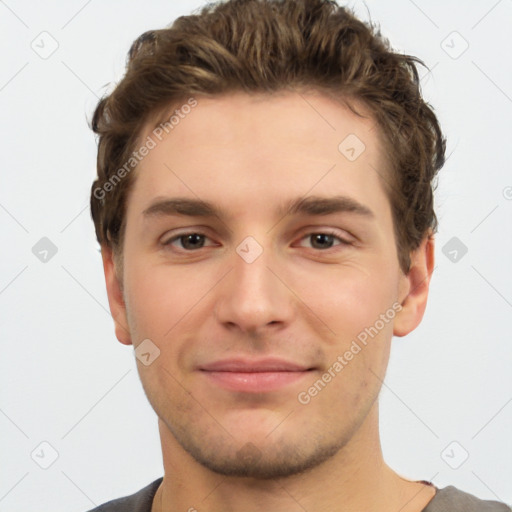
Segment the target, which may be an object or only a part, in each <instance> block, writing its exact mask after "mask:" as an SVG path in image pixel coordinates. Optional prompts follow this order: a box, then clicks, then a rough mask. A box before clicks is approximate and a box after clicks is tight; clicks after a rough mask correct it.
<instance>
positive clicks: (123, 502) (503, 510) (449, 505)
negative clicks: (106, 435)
mask: <svg viewBox="0 0 512 512" xmlns="http://www.w3.org/2000/svg"><path fill="white" fill-rule="evenodd" d="M162 480H163V477H160V478H158V479H157V480H155V481H154V482H152V483H150V484H149V485H147V486H146V487H144V488H143V489H141V490H140V491H138V492H136V493H135V494H131V495H130V496H125V497H124V498H118V499H116V500H113V501H109V502H108V503H104V504H103V505H100V506H99V507H97V508H94V509H92V510H89V511H88V512H151V505H152V503H153V497H154V496H155V493H156V490H157V489H158V486H159V485H160V483H161V482H162ZM423 483H427V484H429V485H432V486H434V484H432V483H431V482H427V481H423ZM434 487H435V486H434ZM511 511H512V508H511V507H510V506H508V505H505V503H501V502H499V501H488V500H481V499H479V498H477V497H476V496H473V495H472V494H469V493H467V492H464V491H461V490H459V489H457V488H456V487H453V485H449V486H448V487H444V488H443V489H439V488H438V487H436V494H435V496H434V497H433V498H432V499H431V500H430V502H429V503H428V505H427V506H426V507H425V508H424V509H423V510H422V512H511Z"/></svg>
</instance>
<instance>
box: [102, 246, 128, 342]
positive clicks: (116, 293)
mask: <svg viewBox="0 0 512 512" xmlns="http://www.w3.org/2000/svg"><path fill="white" fill-rule="evenodd" d="M101 257H102V259H103V271H104V273H105V284H106V286H107V295H108V304H109V307H110V313H111V314H112V318H113V320H114V324H115V332H116V337H117V339H118V340H119V341H120V342H121V343H123V344H124V345H131V344H132V340H131V336H130V331H129V329H128V321H127V315H126V304H125V302H124V298H123V292H122V287H121V285H120V283H119V279H118V276H117V271H116V270H117V269H116V263H115V261H114V256H113V252H112V249H110V248H109V247H102V248H101ZM121 279H122V276H121Z"/></svg>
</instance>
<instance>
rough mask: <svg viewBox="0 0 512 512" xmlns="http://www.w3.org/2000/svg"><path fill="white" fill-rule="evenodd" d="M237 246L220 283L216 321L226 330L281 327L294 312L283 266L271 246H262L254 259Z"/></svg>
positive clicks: (261, 329) (291, 295)
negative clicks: (227, 270)
mask: <svg viewBox="0 0 512 512" xmlns="http://www.w3.org/2000/svg"><path fill="white" fill-rule="evenodd" d="M239 249H241V250H240V251H239V252H236V251H234V254H233V255H232V256H231V260H230V267H231V271H230V272H228V274H227V275H226V277H225V278H224V279H223V280H222V281H221V283H219V288H218V292H217V297H216V299H217V300H216V304H215V309H214V311H215V317H216V319H217V321H218V322H219V323H221V324H223V326H224V327H226V328H228V329H232V330H233V329H238V330H240V331H241V332H244V333H251V334H256V333H258V332H260V331H262V332H263V331H265V330H266V329H268V328H279V327H281V328H283V327H284V326H286V325H288V324H289V323H290V322H291V319H292V315H293V311H294V307H293V298H294V295H293V292H292V291H291V290H290V288H289V287H288V286H287V283H286V281H287V279H286V276H285V275H284V272H283V271H282V270H281V269H282V268H283V266H282V265H280V264H279V263H278V261H277V259H276V258H275V257H272V255H271V254H270V252H271V251H270V249H264V250H263V252H262V253H261V254H260V255H259V256H258V257H257V258H256V259H255V260H254V261H251V258H246V257H245V255H244V252H243V249H244V247H241V248H240V247H239ZM253 249H254V248H251V250H253ZM272 326H273V327H272Z"/></svg>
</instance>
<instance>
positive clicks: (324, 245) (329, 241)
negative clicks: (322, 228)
mask: <svg viewBox="0 0 512 512" xmlns="http://www.w3.org/2000/svg"><path fill="white" fill-rule="evenodd" d="M308 239H309V241H310V242H311V244H312V246H313V249H319V250H324V251H325V250H328V249H331V248H332V247H333V245H334V242H335V241H336V240H338V241H339V243H338V244H336V245H351V243H350V242H348V241H347V240H345V239H344V238H341V237H340V236H337V235H336V234H335V233H334V232H330V233H327V232H314V233H308V234H307V235H306V236H304V237H302V238H301V240H308Z"/></svg>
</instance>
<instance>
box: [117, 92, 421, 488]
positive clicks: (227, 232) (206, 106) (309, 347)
mask: <svg viewBox="0 0 512 512" xmlns="http://www.w3.org/2000/svg"><path fill="white" fill-rule="evenodd" d="M197 100H198V104H197V106H196V107H195V108H193V109H192V110H191V112H190V113H189V114H188V115H187V116H186V117H184V118H183V119H181V120H180V123H179V124H178V125H177V126H175V128H174V129H173V130H172V131H170V133H169V134H168V135H166V136H165V137H162V141H158V139H156V138H155V137H154V136H153V138H155V140H156V141H157V145H156V147H154V148H153V149H152V150H151V151H150V152H149V154H148V155H147V156H146V157H145V158H144V159H143V160H142V161H141V163H140V164H139V167H138V169H137V171H136V172H137V174H136V176H134V177H135V178H136V180H135V183H134V187H133V189H132V191H131V193H130V196H129V200H128V205H127V213H126V215H127V217H126V232H125V240H124V274H123V276H122V279H123V284H124V295H123V298H124V302H123V301H118V302H119V304H118V305H116V303H115V298H114V297H115V292H114V291H113V289H114V285H113V284H112V283H113V282H114V281H112V280H111V281H110V285H109V284H108V288H109V300H110V304H111V308H112V310H113V313H114V317H115V318H116V322H117V324H118V327H117V331H116V332H117V336H118V338H119V340H120V341H122V342H123V343H127V344H128V343H133V345H134V346H135V347H138V346H139V344H140V343H141V342H143V340H150V341H149V342H148V341H145V342H144V343H146V345H143V346H141V347H151V350H150V352H151V353H152V354H153V355H152V356H147V360H148V361H149V359H152V358H154V354H155V352H154V351H155V347H157V349H158V350H159V356H158V357H156V358H155V359H154V360H153V361H152V362H151V363H150V364H148V365H145V364H143V363H142V362H141V361H140V360H139V359H137V365H138V370H139V374H140V378H141V381H142V384H143V386H144V390H145V392H146V394H147V397H148V399H149V401H150V403H151V405H152V406H153V408H154V410H155V411H156V413H157V414H158V416H159V418H160V421H161V425H163V426H164V428H165V429H166V430H167V432H168V434H169V438H170V439H172V442H173V443H175V444H176V446H177V447H180V448H182V449H183V450H184V453H188V454H190V455H191V456H192V457H193V458H194V459H195V460H196V461H198V462H199V463H201V464H202V465H203V466H205V467H206V468H209V469H211V470H213V471H216V472H218V473H221V474H225V475H238V476H253V477H259V478H275V477H278V476H287V475H291V474H294V473H297V472H298V471H300V470H304V469H306V468H311V467H314V466H315V465H318V464H319V463H321V462H323V461H325V460H326V459H328V458H329V457H331V456H333V455H334V454H335V453H337V452H338V451H339V450H340V448H342V447H344V446H345V445H346V444H347V443H349V442H350V440H351V439H352V438H353V436H354V435H355V433H356V432H357V431H358V430H359V429H360V427H361V425H362V424H363V422H364V421H365V419H366V418H367V417H368V414H369V412H370V411H371V410H372V408H374V407H375V404H376V400H377V397H378V393H379V390H380V387H381V379H383V378H384V373H385V369H386V366H387V362H388V357H389V350H390V342H391V338H392V335H393V332H394V331H395V333H398V334H400V335H401V334H403V333H404V331H405V330H411V329H410V328H408V327H407V326H408V325H409V324H410V321H409V320H407V318H408V317H407V314H406V313H405V309H404V310H403V311H401V309H402V305H401V302H402V301H403V299H404V296H406V295H407V291H408V289H409V288H408V287H409V286H410V283H409V281H408V278H407V277H406V276H404V275H403V274H402V273H401V272H400V269H399V264H398V258H397V253H396V248H395V239H394V235H393V224H392V217H391V209H390V204H389V201H388V199H387V197H386V194H385V192H384V189H383V186H382V184H381V181H380V178H379V173H380V174H384V173H385V170H384V158H383V149H382V146H381V145H380V143H379V134H378V129H377V126H376V124H375V123H374V122H373V121H372V119H371V118H361V117H358V116H356V115H355V114H353V113H352V112H351V111H350V110H348V109H347V108H346V107H344V106H342V105H341V104H340V103H338V102H335V101H334V100H333V99H330V98H328V97H326V96H323V95H320V94H314V93H311V92H310V93H307V94H304V95H302V96H301V95H299V94H295V93H291V92H287V93H282V94H278V95H273V96H266V95H261V96H249V95H246V94H243V93H238V94H234V95H233V94H232V95H229V96H220V97H216V98H214V99H205V98H197ZM152 128H153V127H149V126H148V127H146V129H145V131H144V133H143V134H142V137H143V138H144V139H145V138H146V137H147V136H148V135H151V130H152ZM347 137H349V139H347V140H346V141H345V142H343V141H344V140H345V139H346V138H347ZM340 143H341V146H340ZM363 144H364V146H363ZM178 200H179V201H178ZM206 203H207V204H206ZM109 275H110V277H111V276H112V275H113V274H112V273H110V274H109ZM107 281H108V279H107ZM409 316H410V315H409ZM408 321H409V324H407V322H408ZM417 321H419V320H417ZM122 324H125V325H124V327H125V328H126V329H125V330H124V329H123V328H122V327H120V326H121V325H122ZM144 350H145V351H147V350H146V348H145V349H144Z"/></svg>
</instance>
